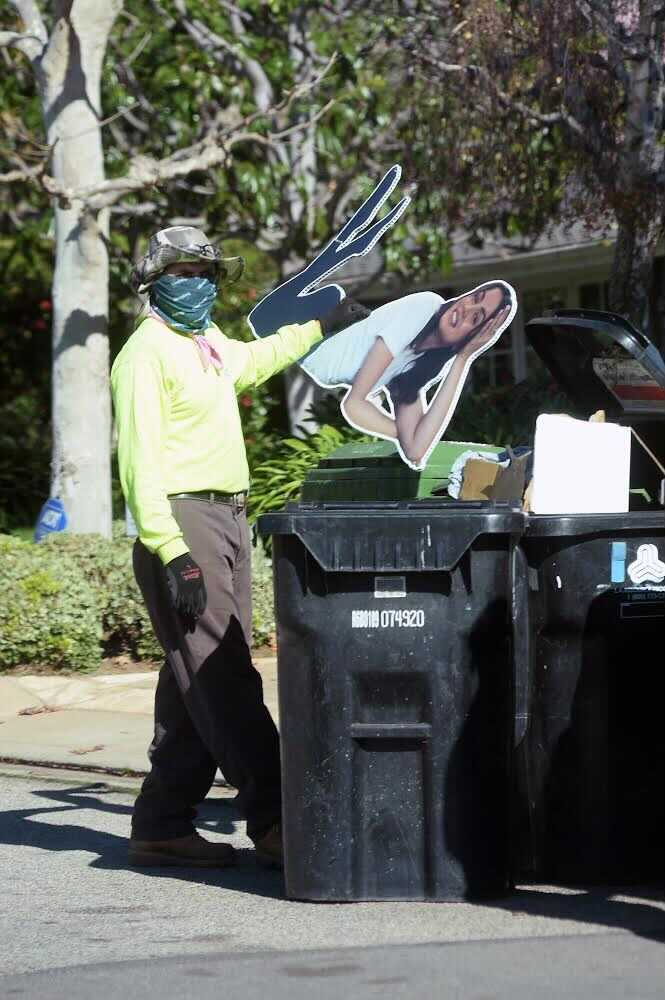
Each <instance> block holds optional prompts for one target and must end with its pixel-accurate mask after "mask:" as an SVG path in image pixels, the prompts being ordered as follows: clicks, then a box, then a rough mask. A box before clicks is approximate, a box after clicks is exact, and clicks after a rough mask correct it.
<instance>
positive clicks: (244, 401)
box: [238, 394, 254, 407]
mask: <svg viewBox="0 0 665 1000" xmlns="http://www.w3.org/2000/svg"><path fill="white" fill-rule="evenodd" d="M238 402H239V403H240V405H241V406H245V407H250V406H251V405H252V403H253V402H254V400H253V399H252V397H251V396H248V395H247V394H245V395H244V396H240V397H239V399H238Z"/></svg>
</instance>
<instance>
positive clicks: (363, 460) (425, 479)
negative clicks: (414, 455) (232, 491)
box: [300, 441, 503, 503]
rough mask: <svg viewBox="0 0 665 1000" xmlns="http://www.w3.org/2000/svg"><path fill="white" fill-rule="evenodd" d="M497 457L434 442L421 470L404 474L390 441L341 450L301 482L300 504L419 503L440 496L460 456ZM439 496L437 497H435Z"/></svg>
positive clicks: (471, 446) (479, 447)
mask: <svg viewBox="0 0 665 1000" xmlns="http://www.w3.org/2000/svg"><path fill="white" fill-rule="evenodd" d="M469 450H473V451H490V452H493V453H495V454H496V453H498V452H500V451H502V450H503V447H501V446H498V445H488V444H476V443H473V442H469V441H440V442H439V444H437V445H436V447H435V448H434V449H433V450H432V454H431V455H430V457H429V459H428V461H427V465H426V466H425V468H424V469H421V470H420V471H419V472H416V471H414V470H413V469H410V468H409V467H408V465H406V463H405V462H404V461H403V460H402V459H401V458H400V456H399V454H398V453H397V449H396V448H395V445H394V444H392V443H391V442H390V441H377V442H374V443H372V444H366V443H360V444H345V445H343V446H342V447H341V448H338V449H337V450H336V451H334V452H332V454H330V455H329V456H328V457H327V458H324V459H323V460H322V461H321V462H319V464H318V466H317V467H316V469H312V470H311V471H310V472H308V473H307V476H306V477H305V479H304V481H303V484H302V488H301V492H300V500H301V502H303V503H324V502H325V503H334V502H335V501H348V500H359V501H363V500H364V501H373V500H424V499H426V498H427V497H431V496H433V494H434V490H438V491H443V496H442V498H443V499H446V497H447V494H445V488H446V486H447V485H448V480H449V476H450V470H451V468H452V466H453V464H454V463H455V461H456V459H457V458H458V457H459V456H460V455H461V454H462V452H464V451H469ZM439 495H440V496H441V493H439Z"/></svg>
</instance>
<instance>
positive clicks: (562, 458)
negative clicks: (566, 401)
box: [531, 413, 630, 514]
mask: <svg viewBox="0 0 665 1000" xmlns="http://www.w3.org/2000/svg"><path fill="white" fill-rule="evenodd" d="M629 489H630V427H621V426H620V425H619V424H606V423H588V422H587V421H585V420H575V419H574V418H573V417H568V416H565V415H564V414H558V413H557V414H550V413H543V414H541V415H540V416H539V417H538V419H537V421H536V439H535V446H534V464H533V493H532V497H531V508H532V510H533V513H534V514H623V513H626V512H627V511H628V501H629Z"/></svg>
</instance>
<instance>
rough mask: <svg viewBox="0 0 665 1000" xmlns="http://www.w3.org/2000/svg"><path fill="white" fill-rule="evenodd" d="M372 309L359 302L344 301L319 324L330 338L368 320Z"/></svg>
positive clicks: (325, 335) (324, 333)
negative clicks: (353, 324) (331, 335)
mask: <svg viewBox="0 0 665 1000" xmlns="http://www.w3.org/2000/svg"><path fill="white" fill-rule="evenodd" d="M371 312H372V310H371V309H365V307H364V306H361V305H360V303H359V302H354V300H353V299H342V301H341V302H340V303H339V304H338V305H336V306H335V308H334V309H333V310H332V311H331V312H329V313H326V315H325V316H323V317H322V318H321V319H320V320H319V323H320V324H321V330H322V332H323V336H324V337H329V336H330V334H331V333H339V331H340V330H344V329H345V328H346V327H347V326H351V324H352V323H357V322H358V321H359V320H361V319H367V317H368V316H369V315H371Z"/></svg>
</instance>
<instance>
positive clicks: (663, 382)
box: [526, 309, 665, 424]
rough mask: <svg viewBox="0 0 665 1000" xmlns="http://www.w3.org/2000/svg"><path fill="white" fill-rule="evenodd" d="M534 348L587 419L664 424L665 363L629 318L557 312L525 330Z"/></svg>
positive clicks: (590, 312)
mask: <svg viewBox="0 0 665 1000" xmlns="http://www.w3.org/2000/svg"><path fill="white" fill-rule="evenodd" d="M526 335H527V337H528V339H529V342H530V343H531V345H532V346H533V348H534V349H535V351H536V353H537V354H538V355H539V357H540V358H541V360H542V361H543V363H544V364H545V365H546V366H547V368H548V369H549V370H550V371H551V372H552V374H553V375H554V377H555V379H556V380H557V382H558V384H559V385H560V386H561V388H562V389H564V390H565V392H566V393H567V394H568V395H569V396H570V398H571V400H572V402H573V403H574V405H575V406H576V407H579V409H580V410H581V411H583V412H584V413H585V414H589V413H591V412H592V411H594V410H605V412H606V414H607V417H608V419H610V420H615V421H618V422H621V423H624V424H631V423H634V422H635V421H636V420H639V421H642V420H649V421H651V420H654V419H655V420H657V419H661V420H665V360H663V357H662V355H661V353H660V351H659V350H658V348H657V347H656V345H655V344H653V343H652V342H651V341H650V340H649V338H648V337H647V336H646V335H645V334H643V333H641V332H640V331H639V330H637V329H636V328H635V327H634V326H633V325H632V324H631V323H630V322H629V321H628V320H627V319H625V317H623V316H618V315H617V314H616V313H610V312H600V311H599V310H595V309H557V310H556V311H554V312H553V313H552V314H551V315H548V316H541V317H538V318H537V319H532V320H530V321H529V322H528V323H527V324H526Z"/></svg>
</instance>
